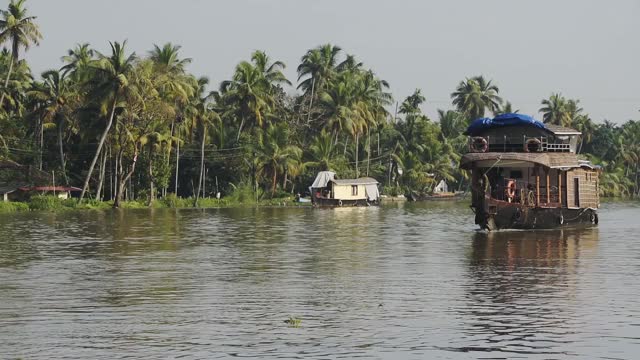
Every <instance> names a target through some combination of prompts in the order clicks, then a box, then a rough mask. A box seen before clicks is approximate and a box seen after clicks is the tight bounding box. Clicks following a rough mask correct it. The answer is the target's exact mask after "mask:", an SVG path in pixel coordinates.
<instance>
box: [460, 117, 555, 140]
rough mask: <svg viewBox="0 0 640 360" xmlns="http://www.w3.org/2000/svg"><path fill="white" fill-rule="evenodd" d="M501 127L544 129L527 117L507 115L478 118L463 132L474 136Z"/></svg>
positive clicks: (540, 124) (542, 125)
mask: <svg viewBox="0 0 640 360" xmlns="http://www.w3.org/2000/svg"><path fill="white" fill-rule="evenodd" d="M503 126H535V127H537V128H540V129H546V127H545V126H544V123H542V122H541V121H538V120H536V119H534V118H533V117H531V116H529V115H523V114H514V113H507V114H502V115H498V116H496V117H494V118H493V119H491V118H480V119H476V120H474V121H473V122H472V123H471V125H469V127H468V128H467V131H465V133H464V134H465V135H471V136H473V135H476V134H478V133H480V132H482V131H484V130H489V129H492V128H496V127H503Z"/></svg>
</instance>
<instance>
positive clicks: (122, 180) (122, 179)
mask: <svg viewBox="0 0 640 360" xmlns="http://www.w3.org/2000/svg"><path fill="white" fill-rule="evenodd" d="M123 153H124V150H120V154H119V155H118V158H119V161H118V163H119V164H120V169H118V171H117V172H118V179H117V183H118V185H117V189H116V199H115V200H114V202H113V207H114V208H119V207H120V203H121V202H122V195H123V194H124V191H125V187H126V186H127V182H128V181H130V180H131V176H132V175H133V173H134V172H135V171H136V163H137V161H138V149H136V150H135V152H134V155H133V163H132V164H131V168H130V169H129V172H128V173H127V175H126V176H125V175H124V169H122V155H123ZM129 185H131V183H129ZM131 190H132V189H131V188H130V189H129V192H128V193H127V196H128V197H129V199H131V198H132V193H133V191H131Z"/></svg>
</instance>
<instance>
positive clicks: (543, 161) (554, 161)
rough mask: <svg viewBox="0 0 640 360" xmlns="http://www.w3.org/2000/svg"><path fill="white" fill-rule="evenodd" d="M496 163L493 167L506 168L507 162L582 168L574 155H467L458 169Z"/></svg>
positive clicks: (495, 153)
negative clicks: (477, 163) (487, 161)
mask: <svg viewBox="0 0 640 360" xmlns="http://www.w3.org/2000/svg"><path fill="white" fill-rule="evenodd" d="M483 160H489V161H496V164H495V165H494V166H507V164H508V163H509V162H511V163H512V164H513V163H514V162H530V163H534V164H539V165H542V166H546V167H550V168H577V167H580V166H582V164H580V162H578V157H577V156H576V154H574V153H504V152H486V153H468V154H465V155H464V156H463V157H462V159H460V168H461V169H465V170H469V169H471V167H472V166H473V163H474V162H476V161H483Z"/></svg>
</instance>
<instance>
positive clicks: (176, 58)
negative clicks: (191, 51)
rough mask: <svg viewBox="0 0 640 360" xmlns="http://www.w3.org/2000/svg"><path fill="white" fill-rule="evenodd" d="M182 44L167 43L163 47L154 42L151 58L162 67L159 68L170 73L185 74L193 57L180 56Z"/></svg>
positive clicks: (150, 53)
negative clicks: (182, 57)
mask: <svg viewBox="0 0 640 360" xmlns="http://www.w3.org/2000/svg"><path fill="white" fill-rule="evenodd" d="M180 49H181V46H180V45H173V44H171V43H166V44H164V45H163V46H162V47H160V46H158V45H156V44H154V45H153V50H151V51H150V52H149V58H150V59H151V60H152V61H153V62H154V63H156V64H157V65H158V67H160V69H159V70H164V71H166V72H169V73H174V74H183V73H184V72H185V67H186V66H187V65H189V64H190V63H191V61H192V60H191V58H184V59H181V58H180V55H179V54H180Z"/></svg>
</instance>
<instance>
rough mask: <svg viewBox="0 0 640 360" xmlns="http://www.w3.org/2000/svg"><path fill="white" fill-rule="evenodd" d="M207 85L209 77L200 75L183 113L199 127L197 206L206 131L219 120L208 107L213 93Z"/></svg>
mask: <svg viewBox="0 0 640 360" xmlns="http://www.w3.org/2000/svg"><path fill="white" fill-rule="evenodd" d="M207 85H209V79H208V78H206V77H201V78H199V79H198V81H197V83H196V84H195V87H194V90H195V91H194V96H193V98H192V99H191V101H190V103H189V104H188V105H187V108H186V110H185V113H186V115H187V116H188V117H190V118H191V121H192V122H193V123H194V124H195V125H196V127H198V128H199V129H200V133H201V137H200V175H199V178H198V188H197V190H196V193H195V200H194V206H198V200H199V198H200V191H201V189H202V184H203V179H204V175H205V169H204V153H205V152H204V148H205V144H206V141H207V132H208V129H209V127H211V125H212V124H213V121H215V120H220V119H219V116H218V114H217V113H215V112H214V111H213V110H212V109H211V108H210V107H209V101H210V99H211V97H212V96H213V93H207V91H206V89H207Z"/></svg>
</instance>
